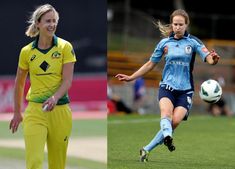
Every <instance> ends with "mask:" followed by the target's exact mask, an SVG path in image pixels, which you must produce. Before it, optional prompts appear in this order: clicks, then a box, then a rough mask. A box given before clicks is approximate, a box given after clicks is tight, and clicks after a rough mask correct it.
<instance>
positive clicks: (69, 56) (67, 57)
mask: <svg viewBox="0 0 235 169" xmlns="http://www.w3.org/2000/svg"><path fill="white" fill-rule="evenodd" d="M63 53H64V59H63V64H65V63H69V62H76V60H77V59H76V55H75V52H74V50H73V46H72V45H71V44H70V43H69V42H67V43H66V44H65V47H64V50H63Z"/></svg>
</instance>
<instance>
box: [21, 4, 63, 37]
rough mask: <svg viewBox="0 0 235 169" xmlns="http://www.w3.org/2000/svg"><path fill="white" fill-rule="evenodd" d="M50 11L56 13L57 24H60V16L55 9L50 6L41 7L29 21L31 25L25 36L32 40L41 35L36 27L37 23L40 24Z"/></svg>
mask: <svg viewBox="0 0 235 169" xmlns="http://www.w3.org/2000/svg"><path fill="white" fill-rule="evenodd" d="M50 11H53V12H54V13H55V16H56V22H57V23H58V21H59V14H58V12H57V11H56V10H55V8H54V7H53V6H52V5H50V4H45V5H41V6H39V7H37V8H36V10H35V11H34V12H33V13H32V15H31V17H30V18H29V20H28V21H27V22H28V23H29V24H30V25H29V26H28V27H27V30H26V32H25V34H26V35H27V36H29V37H31V38H32V37H36V36H37V35H38V34H39V30H38V28H37V26H36V23H37V22H40V19H41V17H42V16H43V15H44V14H45V13H47V12H50Z"/></svg>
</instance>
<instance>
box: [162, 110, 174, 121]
mask: <svg viewBox="0 0 235 169" xmlns="http://www.w3.org/2000/svg"><path fill="white" fill-rule="evenodd" d="M161 117H162V118H168V119H171V118H172V111H170V110H167V109H162V110H161Z"/></svg>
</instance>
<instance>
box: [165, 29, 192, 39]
mask: <svg viewBox="0 0 235 169" xmlns="http://www.w3.org/2000/svg"><path fill="white" fill-rule="evenodd" d="M174 36H175V33H174V32H171V34H170V36H169V38H170V39H175V38H174ZM188 36H189V33H188V32H187V31H185V33H184V36H183V37H182V38H180V39H183V38H187V37H188ZM180 39H175V40H180Z"/></svg>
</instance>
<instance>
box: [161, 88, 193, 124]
mask: <svg viewBox="0 0 235 169" xmlns="http://www.w3.org/2000/svg"><path fill="white" fill-rule="evenodd" d="M193 93H194V91H193V90H174V89H173V88H171V87H170V86H168V85H161V86H160V88H159V93H158V100H161V98H163V97H167V98H168V99H170V100H171V102H172V104H173V105H174V107H178V106H182V107H184V108H185V109H187V113H186V115H185V117H184V119H183V120H187V118H188V116H189V110H190V109H191V107H192V97H193Z"/></svg>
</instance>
